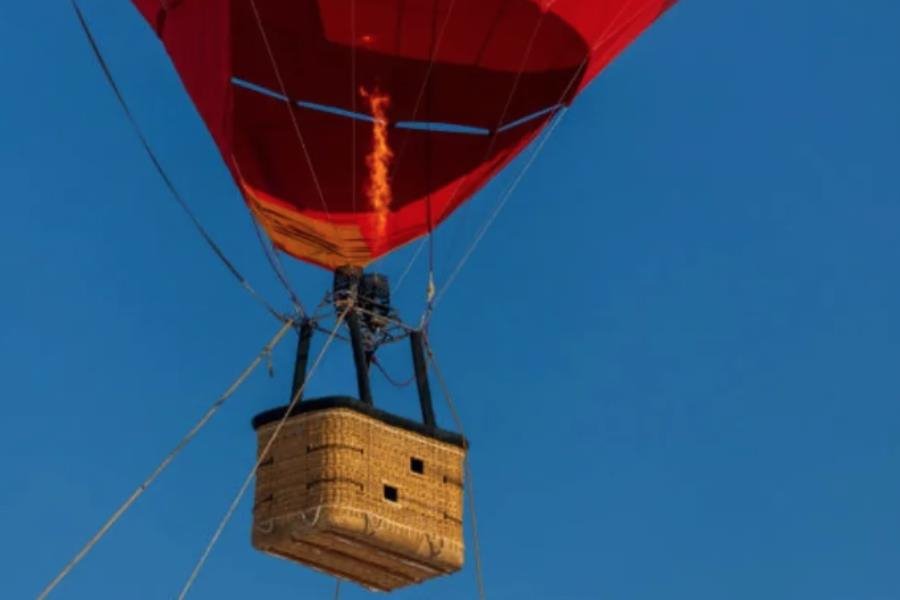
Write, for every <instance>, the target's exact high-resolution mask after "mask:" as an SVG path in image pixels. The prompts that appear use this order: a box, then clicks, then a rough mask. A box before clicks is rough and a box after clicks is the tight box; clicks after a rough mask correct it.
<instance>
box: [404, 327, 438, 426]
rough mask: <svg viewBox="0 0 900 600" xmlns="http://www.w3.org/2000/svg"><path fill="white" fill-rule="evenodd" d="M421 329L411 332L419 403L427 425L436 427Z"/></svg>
mask: <svg viewBox="0 0 900 600" xmlns="http://www.w3.org/2000/svg"><path fill="white" fill-rule="evenodd" d="M423 341H424V340H423V336H422V332H421V331H413V332H410V334H409V343H410V345H411V346H412V356H413V368H414V369H415V372H416V387H418V388H419V405H420V406H421V407H422V421H423V422H424V423H425V425H426V426H427V427H436V426H437V423H436V421H435V418H434V407H433V406H432V404H431V388H430V387H429V385H428V364H427V363H426V362H425V346H424V343H423Z"/></svg>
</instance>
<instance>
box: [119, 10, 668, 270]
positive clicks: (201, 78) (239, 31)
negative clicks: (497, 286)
mask: <svg viewBox="0 0 900 600" xmlns="http://www.w3.org/2000/svg"><path fill="white" fill-rule="evenodd" d="M673 3H674V0H555V1H554V0H544V1H541V0H168V1H167V2H161V0H134V4H135V5H136V6H137V8H138V9H139V10H140V11H141V13H142V14H143V15H144V16H145V17H146V19H147V20H148V21H149V22H150V23H151V25H152V26H153V27H154V28H155V30H156V32H157V34H158V35H159V37H160V38H161V39H162V40H163V41H164V43H165V46H166V49H167V50H168V52H169V55H170V56H171V58H172V61H173V62H174V64H175V67H176V68H177V70H178V73H179V74H180V76H181V79H182V81H183V83H184V85H185V87H186V88H187V90H188V92H189V93H190V95H191V98H192V99H193V101H194V103H195V104H196V106H197V108H198V110H199V111H200V114H201V115H202V117H203V119H204V121H205V122H206V124H207V126H208V127H209V130H210V132H211V133H212V135H213V137H214V138H215V141H216V143H217V145H218V147H219V150H220V151H221V153H222V156H223V157H224V159H225V162H226V163H227V165H228V167H229V169H230V170H231V172H232V174H233V176H234V178H235V180H236V181H237V183H238V185H239V186H240V188H241V190H242V191H243V193H244V197H245V198H246V200H247V203H248V205H249V206H250V209H251V210H252V211H253V212H254V214H255V215H256V217H257V218H258V219H259V221H260V222H261V223H262V225H263V226H264V227H265V228H266V230H267V231H268V233H269V235H270V236H271V238H272V240H273V241H274V243H275V244H276V245H277V246H278V247H279V248H281V249H282V250H283V251H285V252H287V253H289V254H291V255H293V256H295V257H297V258H300V259H303V260H306V261H309V262H312V263H315V264H318V265H320V266H323V267H327V268H336V267H338V266H342V265H357V266H365V265H366V264H368V263H369V262H371V261H372V260H374V259H375V258H377V257H379V256H381V255H383V254H385V253H387V252H390V251H391V250H393V249H394V248H396V247H398V246H400V245H402V244H405V243H406V242H408V241H410V240H412V239H414V238H416V237H419V236H421V235H423V234H425V233H427V232H428V231H429V230H430V229H431V228H433V227H435V226H436V225H437V224H439V223H440V222H441V221H443V220H444V219H445V218H447V216H449V215H450V214H451V213H452V212H453V211H454V210H455V209H456V208H457V207H458V206H459V205H460V204H462V203H463V202H465V201H466V200H467V199H468V198H469V197H471V196H472V194H474V193H475V192H476V191H478V189H480V188H481V186H483V185H484V184H485V183H486V182H487V181H488V180H489V179H490V178H491V176H493V175H494V174H495V173H496V172H497V171H498V170H500V169H501V168H502V167H503V166H504V165H506V164H507V163H508V162H509V161H510V160H512V159H513V158H514V157H515V156H516V154H518V153H519V152H520V151H521V150H522V149H523V148H525V147H526V146H527V145H528V143H529V142H531V141H532V140H533V139H534V137H535V136H536V135H537V134H538V133H539V132H540V130H541V128H542V127H543V126H544V125H546V123H547V122H548V120H549V119H550V118H551V117H552V116H553V115H554V114H555V112H556V111H557V110H558V109H559V108H560V107H561V106H562V105H565V104H568V103H569V102H571V101H572V99H573V98H574V97H575V95H577V94H578V92H579V91H581V90H582V89H583V88H584V86H585V85H587V84H588V83H589V82H590V80H591V79H592V78H593V77H594V76H596V75H597V74H598V73H599V72H600V71H601V70H602V69H603V68H604V67H605V66H606V65H607V64H609V62H610V61H611V60H612V59H613V58H614V57H615V56H616V55H617V54H618V53H619V52H620V51H621V50H622V49H624V48H625V47H626V46H627V45H628V44H629V43H630V42H631V41H632V40H634V39H635V38H636V37H637V36H638V35H639V34H640V33H641V32H642V31H643V30H644V29H645V28H646V27H648V26H649V25H650V24H651V23H652V22H653V21H654V20H655V19H656V18H657V17H658V16H659V15H660V14H662V13H663V12H664V11H665V10H666V9H667V8H668V7H669V6H671V5H672V4H673ZM163 5H165V7H164V6H163Z"/></svg>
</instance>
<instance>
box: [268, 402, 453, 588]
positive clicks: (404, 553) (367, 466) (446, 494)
mask: <svg viewBox="0 0 900 600" xmlns="http://www.w3.org/2000/svg"><path fill="white" fill-rule="evenodd" d="M284 412H285V409H284V408H281V409H276V410H273V411H269V412H267V413H263V414H261V415H258V416H257V417H256V418H255V419H254V423H253V424H254V428H255V429H256V431H257V438H258V443H259V452H262V449H263V448H264V447H265V445H266V444H267V443H268V441H269V439H270V438H271V436H272V433H273V432H274V430H275V428H276V427H277V424H278V422H279V421H280V420H281V419H282V418H283V417H284ZM465 448H466V443H465V440H464V439H463V438H462V437H461V436H459V435H456V434H452V433H449V432H445V431H442V430H435V429H429V428H425V427H423V426H421V425H418V424H417V423H414V422H412V421H408V420H406V419H402V418H399V417H396V416H394V415H390V414H388V413H385V412H382V411H379V410H377V409H374V408H372V407H371V406H368V405H366V404H363V403H361V402H358V401H356V400H354V399H352V398H326V399H321V400H309V401H304V402H302V403H300V404H298V405H297V407H295V409H294V411H292V414H291V415H290V416H289V417H288V419H287V421H286V422H285V425H284V427H283V428H282V430H281V432H280V433H279V435H278V437H277V438H276V439H275V443H274V444H273V445H272V447H271V450H270V452H269V454H268V455H267V457H266V458H265V460H264V461H263V462H262V464H261V465H260V468H259V472H258V473H257V479H256V502H255V504H254V507H253V536H252V539H253V545H254V547H256V548H257V549H259V550H262V551H264V552H268V553H270V554H274V555H277V556H281V557H284V558H287V559H290V560H294V561H297V562H300V563H303V564H306V565H309V566H312V567H314V568H317V569H320V570H322V571H325V572H327V573H329V574H331V575H335V576H337V577H341V578H343V579H348V580H352V581H356V582H358V583H360V584H362V585H364V586H366V587H368V588H371V589H376V590H382V591H388V590H393V589H396V588H399V587H403V586H406V585H410V584H413V583H420V582H422V581H425V580H427V579H430V578H432V577H436V576H439V575H444V574H448V573H452V572H454V571H457V570H459V569H460V568H461V567H462V564H463V531H462V529H463V528H462V518H463V487H462V486H463V460H464V459H465V453H466V450H465Z"/></svg>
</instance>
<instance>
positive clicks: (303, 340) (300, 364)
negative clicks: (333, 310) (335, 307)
mask: <svg viewBox="0 0 900 600" xmlns="http://www.w3.org/2000/svg"><path fill="white" fill-rule="evenodd" d="M299 334H300V337H299V338H298V339H297V356H296V358H295V359H294V382H293V385H292V386H291V401H293V400H294V399H295V398H296V400H297V402H300V400H302V397H301V395H302V390H303V384H304V383H306V366H307V363H309V344H310V341H311V340H312V334H313V326H312V322H310V320H309V319H304V320H303V323H301V324H300V332H299Z"/></svg>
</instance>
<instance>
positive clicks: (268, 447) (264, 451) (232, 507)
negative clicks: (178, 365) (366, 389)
mask: <svg viewBox="0 0 900 600" xmlns="http://www.w3.org/2000/svg"><path fill="white" fill-rule="evenodd" d="M350 310H352V307H348V308H346V309H345V310H344V311H343V312H342V313H341V315H340V317H338V319H337V321H336V322H335V324H334V329H332V330H331V333H330V335H329V336H328V339H327V340H325V344H324V345H323V346H322V349H321V350H320V351H319V355H318V356H317V357H316V359H315V361H313V364H312V366H311V367H310V370H309V373H307V375H306V378H305V379H304V380H303V384H302V385H300V386H299V387H298V388H297V392H296V393H295V394H294V397H293V398H291V402H290V404H288V406H287V408H286V409H285V411H284V416H282V417H281V420H280V421H279V422H278V425H276V426H275V430H274V431H273V432H272V436H271V437H270V438H269V441H268V442H267V443H266V445H265V446H264V447H263V449H262V451H261V452H260V453H259V457H258V458H257V459H256V462H255V463H254V465H253V468H252V469H250V472H249V473H248V474H247V477H246V478H245V479H244V482H243V484H242V485H241V487H240V489H239V490H238V493H237V495H236V496H235V497H234V499H233V500H232V501H231V504H230V505H229V506H228V510H227V511H226V512H225V515H224V516H223V517H222V520H221V521H220V522H219V525H218V527H216V530H215V532H214V533H213V535H212V537H211V538H210V539H209V543H207V545H206V548H204V550H203V553H202V554H201V555H200V558H199V559H198V560H197V563H196V564H195V565H194V570H193V571H192V572H191V575H190V577H188V580H187V581H186V582H185V584H184V587H183V588H181V592H180V593H179V594H178V600H184V598H186V597H187V594H188V592H189V591H190V590H191V587H193V585H194V582H195V581H196V580H197V576H198V575H200V571H201V570H202V569H203V567H204V565H205V564H206V561H207V559H208V558H209V555H210V553H211V552H212V550H213V548H214V547H215V545H216V543H217V542H218V541H219V538H220V537H221V536H222V532H223V531H224V530H225V527H226V526H227V525H228V523H229V521H231V517H232V516H234V512H235V511H236V510H237V507H238V505H239V504H240V503H241V500H242V499H243V498H244V494H246V493H247V489H248V488H249V487H250V484H251V483H252V482H253V478H254V477H255V476H256V472H257V471H258V470H259V466H260V465H261V464H262V462H263V461H264V460H265V459H266V458H267V457H268V454H269V451H270V450H271V449H272V445H273V444H274V443H275V439H276V438H277V437H278V435H279V434H280V433H281V430H282V429H283V428H284V425H285V423H287V420H288V418H289V417H290V415H291V411H292V410H294V407H295V406H297V404H298V403H299V402H300V398H301V397H302V396H303V391H304V390H305V389H306V385H307V384H308V383H309V381H310V379H312V376H313V375H314V374H315V372H316V370H317V369H318V368H319V364H320V363H321V362H322V359H323V358H324V357H325V353H326V352H327V351H328V348H329V347H330V346H331V343H332V342H333V341H334V338H335V336H336V335H337V333H338V329H340V327H341V325H343V323H344V319H346V317H347V313H348V312H349V311H350Z"/></svg>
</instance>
